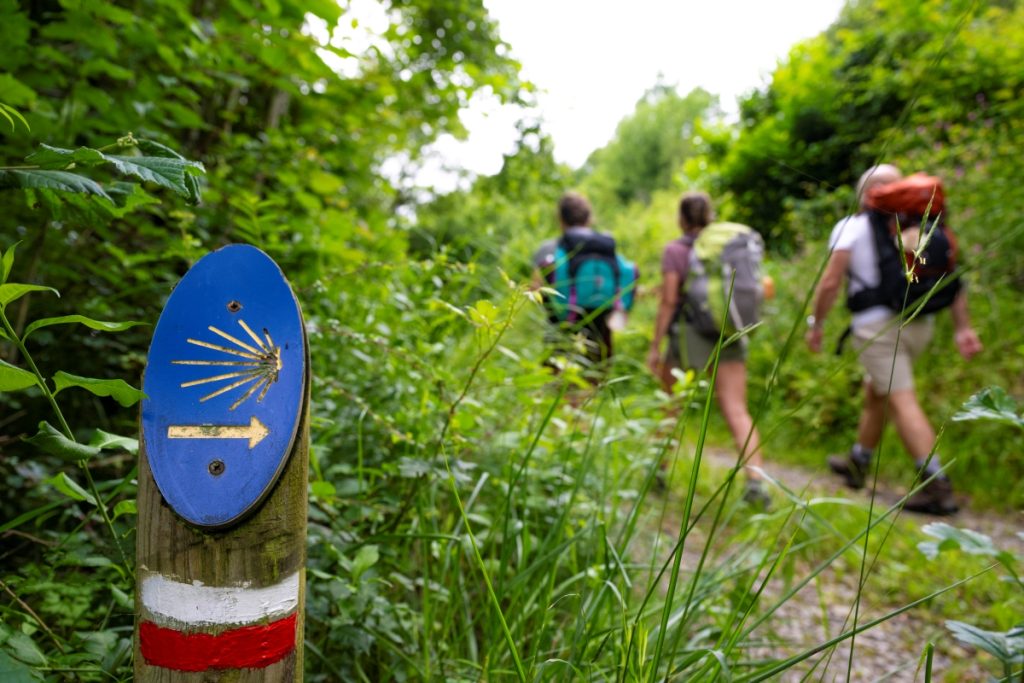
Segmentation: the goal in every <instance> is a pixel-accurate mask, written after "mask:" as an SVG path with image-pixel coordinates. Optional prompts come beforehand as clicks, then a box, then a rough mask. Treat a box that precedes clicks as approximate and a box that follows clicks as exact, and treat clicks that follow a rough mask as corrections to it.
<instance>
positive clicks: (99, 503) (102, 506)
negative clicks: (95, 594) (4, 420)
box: [0, 308, 135, 578]
mask: <svg viewBox="0 0 1024 683" xmlns="http://www.w3.org/2000/svg"><path fill="white" fill-rule="evenodd" d="M0 321H2V322H3V326H4V330H5V331H6V332H7V336H8V337H10V338H11V341H13V342H14V345H15V346H16V347H17V348H18V351H20V352H21V357H22V358H24V359H25V363H26V364H27V365H28V367H29V369H30V370H31V371H32V373H33V374H34V375H35V376H36V384H37V385H38V386H39V388H40V390H41V391H42V392H43V396H45V397H46V400H47V401H49V402H50V407H52V408H53V412H54V414H55V415H56V416H57V421H58V422H59V423H60V428H61V431H63V432H64V436H66V437H67V438H68V440H69V441H73V442H76V443H77V439H75V435H74V433H73V432H72V431H71V427H70V426H69V425H68V422H67V420H65V419H64V413H63V412H61V409H60V406H59V405H57V397H56V396H54V395H53V392H52V391H50V387H49V385H48V384H47V383H46V378H45V377H43V374H42V373H41V372H39V368H38V367H37V366H36V363H35V361H34V360H32V355H31V354H30V353H29V352H28V348H27V347H26V346H25V342H24V341H23V340H22V339H21V337H20V336H19V335H18V334H17V333H15V331H14V328H13V327H11V323H10V321H9V320H8V319H7V315H6V313H5V311H4V310H3V309H2V308H0ZM78 466H79V467H80V468H82V472H83V473H84V474H85V480H86V482H87V483H88V484H89V491H90V492H91V493H92V497H93V500H94V501H95V504H96V507H97V508H99V511H100V516H101V517H103V523H104V524H106V526H107V529H109V530H110V535H111V536H112V537H113V539H114V545H115V546H117V552H118V553H119V554H120V555H121V561H122V562H123V563H124V567H125V569H126V570H127V571H128V573H129V574H131V576H132V577H133V578H134V577H135V569H134V567H132V565H131V563H129V562H128V554H127V553H126V552H125V550H124V546H122V545H121V539H120V538H118V535H117V530H116V529H114V520H112V519H111V518H110V514H109V513H108V512H107V504H106V502H104V500H103V496H102V495H100V491H99V489H98V488H97V487H96V482H95V480H93V478H92V472H90V471H89V464H88V462H87V461H86V460H85V459H84V458H83V459H81V460H79V461H78Z"/></svg>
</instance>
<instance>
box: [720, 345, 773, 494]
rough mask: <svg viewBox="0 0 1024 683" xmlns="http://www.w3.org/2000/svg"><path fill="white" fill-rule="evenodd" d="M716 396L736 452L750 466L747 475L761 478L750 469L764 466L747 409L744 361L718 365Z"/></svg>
mask: <svg viewBox="0 0 1024 683" xmlns="http://www.w3.org/2000/svg"><path fill="white" fill-rule="evenodd" d="M715 396H716V397H717V398H718V407H719V409H720V410H721V411H722V415H723V417H725V422H726V424H728V425H729V431H730V432H731V433H732V439H733V441H734V442H735V444H736V450H737V451H738V452H742V454H743V458H742V459H743V462H744V463H745V464H746V465H747V466H748V467H747V470H746V473H747V476H748V477H749V478H750V479H760V478H761V475H760V474H758V473H757V472H755V471H752V470H751V469H750V466H754V467H761V465H762V464H763V463H762V459H761V436H760V434H758V432H757V429H756V428H755V427H754V420H753V419H752V418H751V417H750V411H749V410H748V409H747V366H746V364H745V363H744V362H743V361H728V362H725V363H719V364H718V376H717V377H716V378H715Z"/></svg>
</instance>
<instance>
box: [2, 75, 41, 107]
mask: <svg viewBox="0 0 1024 683" xmlns="http://www.w3.org/2000/svg"><path fill="white" fill-rule="evenodd" d="M35 100H36V91H35V90H33V89H32V88H30V87H28V86H27V85H25V84H24V83H22V82H21V81H19V80H18V79H16V78H15V77H14V76H12V75H10V74H9V73H5V74H0V101H3V102H6V103H7V104H9V105H10V104H13V105H15V106H19V107H20V106H22V105H26V104H32V103H33V102H35Z"/></svg>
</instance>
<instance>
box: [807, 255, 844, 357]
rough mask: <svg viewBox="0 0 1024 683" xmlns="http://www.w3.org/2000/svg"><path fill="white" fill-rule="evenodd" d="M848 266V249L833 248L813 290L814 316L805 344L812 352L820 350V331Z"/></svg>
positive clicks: (812, 311) (841, 284)
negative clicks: (816, 287)
mask: <svg viewBox="0 0 1024 683" xmlns="http://www.w3.org/2000/svg"><path fill="white" fill-rule="evenodd" d="M849 266H850V252H849V250H848V249H843V250H834V251H833V252H832V255H831V256H829V257H828V263H827V264H825V272H824V273H822V274H821V280H819V281H818V289H817V290H816V291H815V292H814V304H813V305H812V306H811V315H812V316H814V323H813V324H812V325H811V326H810V329H808V330H807V335H806V339H807V346H808V347H809V348H810V349H811V351H813V352H814V353H818V352H819V351H821V338H822V331H823V330H824V329H825V318H827V317H828V313H829V311H831V310H832V306H834V305H835V303H836V298H838V297H839V290H840V288H842V286H843V277H845V275H846V270H847V268H849Z"/></svg>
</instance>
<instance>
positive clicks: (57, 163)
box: [25, 144, 106, 170]
mask: <svg viewBox="0 0 1024 683" xmlns="http://www.w3.org/2000/svg"><path fill="white" fill-rule="evenodd" d="M25 161H27V162H29V163H30V164H34V165H36V166H38V167H39V168H42V169H47V170H65V169H67V168H68V167H69V166H71V165H72V164H75V165H82V166H99V165H100V164H102V163H104V162H105V161H106V160H105V158H104V156H103V152H101V151H99V150H98V149H92V148H90V147H79V148H78V149H65V148H63V147H51V146H50V145H47V144H41V145H39V150H38V151H36V152H33V153H32V154H29V155H28V156H27V157H25Z"/></svg>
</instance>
